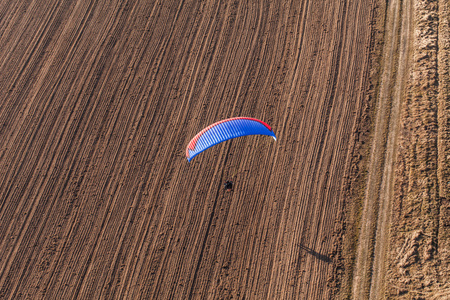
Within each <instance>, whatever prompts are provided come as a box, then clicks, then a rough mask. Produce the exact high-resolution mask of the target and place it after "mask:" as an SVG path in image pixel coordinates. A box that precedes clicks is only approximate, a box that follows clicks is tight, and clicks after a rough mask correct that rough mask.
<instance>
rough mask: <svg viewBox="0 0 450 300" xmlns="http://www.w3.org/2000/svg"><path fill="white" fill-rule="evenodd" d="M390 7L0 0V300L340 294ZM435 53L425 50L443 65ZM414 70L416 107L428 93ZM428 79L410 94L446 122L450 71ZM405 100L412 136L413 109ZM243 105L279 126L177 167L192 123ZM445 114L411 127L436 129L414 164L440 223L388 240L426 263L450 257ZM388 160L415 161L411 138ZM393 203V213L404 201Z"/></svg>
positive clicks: (243, 112) (345, 287) (347, 289)
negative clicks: (271, 134) (419, 163)
mask: <svg viewBox="0 0 450 300" xmlns="http://www.w3.org/2000/svg"><path fill="white" fill-rule="evenodd" d="M441 2H445V1H441ZM441 6H442V7H444V6H445V5H444V4H442V5H441ZM441 6H440V7H441ZM384 9H385V8H384V7H383V6H382V5H381V1H378V0H374V1H370V2H367V1H343V0H340V1H335V0H326V1H310V0H298V1H296V0H283V1H237V0H236V1H213V0H205V1H117V0H114V1H93V2H88V1H79V2H75V1H64V0H60V1H27V2H25V1H6V0H3V1H0V16H1V18H0V86H1V88H0V141H1V143H0V253H1V254H0V299H3V298H6V299H12V298H14V299H26V298H54V299H71V298H87V299H112V298H118V299H123V298H127V299H138V298H145V299H186V298H211V299H215V298H224V299H230V298H240V299H243V298H246V299H247V298H250V299H264V298H268V299H292V298H297V299H330V298H338V297H342V298H347V297H350V296H351V293H352V284H354V283H352V282H353V279H354V274H357V273H358V272H360V271H359V269H358V268H356V269H355V268H354V264H353V263H354V260H355V258H356V256H357V254H356V248H357V247H356V245H357V240H358V239H361V236H360V235H359V234H360V231H359V228H361V225H362V221H361V218H360V217H361V215H362V214H363V209H362V207H363V201H364V191H365V190H366V180H367V177H368V173H367V170H368V166H369V165H370V161H369V160H370V155H369V153H370V151H371V150H370V149H371V148H370V147H371V146H370V145H372V144H371V143H370V141H373V137H374V134H373V130H374V128H375V125H373V123H374V121H375V116H376V106H375V100H376V99H377V97H376V95H377V93H378V92H379V90H380V85H379V83H378V82H379V80H380V77H381V74H382V73H381V70H382V67H383V65H384V63H383V61H380V59H379V58H380V57H382V56H381V51H382V48H383V43H381V38H382V37H383V33H384V32H383V24H384V19H385V17H384V14H385V11H384ZM439 13H440V14H446V13H448V10H445V9H443V10H439ZM432 19H433V17H432ZM447 20H448V18H447ZM439 26H443V27H442V28H444V29H445V28H448V23H446V24H443V23H439ZM445 26H447V27H445ZM444 31H445V30H444ZM440 37H441V36H440ZM445 37H446V38H447V41H448V36H442V39H444V38H445ZM442 39H440V40H439V42H440V43H441V42H442ZM444 41H445V40H444ZM445 46H447V47H448V43H445V42H444V44H443V45H442V46H439V48H440V49H444V48H445ZM445 51H447V52H442V51H439V52H437V51H435V52H436V53H434V54H433V53H432V52H429V51H428V52H426V53H429V54H428V55H430V57H435V58H436V59H434V61H437V66H438V68H437V69H436V70H437V72H439V76H441V75H440V74H443V75H442V76H443V77H442V78H444V77H445V76H447V77H446V78H448V69H447V68H445V64H447V65H448V48H447V50H445ZM424 53H425V52H424ZM416 61H417V62H419V61H423V60H421V59H419V58H417V60H416ZM416 61H415V62H416ZM417 71H418V72H421V70H418V69H417ZM446 72H447V73H446ZM433 76H434V75H433ZM411 82H412V83H411V86H412V87H413V89H412V90H413V92H412V93H411V94H410V96H409V98H407V99H408V100H407V101H412V102H414V101H415V99H416V98H417V97H418V95H419V93H418V92H414V91H416V90H417V91H419V90H420V89H422V90H424V88H423V87H420V86H418V85H417V84H415V83H414V81H411ZM428 87H431V89H433V87H434V89H435V90H436V91H435V92H433V93H434V94H433V93H432V94H430V95H427V96H421V97H422V98H423V99H425V98H426V99H432V97H434V96H437V97H438V99H440V100H439V101H438V103H437V104H436V105H435V106H433V107H436V109H435V110H434V111H436V110H437V113H435V114H432V113H431V114H430V117H431V118H433V117H434V118H435V119H436V122H437V123H436V124H448V115H449V114H447V113H446V112H448V111H449V107H448V103H449V102H448V94H449V93H448V89H449V86H448V82H446V85H444V84H439V85H437V84H435V83H434V82H433V81H430V83H429V85H428V86H427V87H426V88H425V90H427V88H428ZM425 94H426V93H425ZM427 97H428V98H427ZM422 98H421V99H422ZM401 107H402V110H401V115H402V116H403V117H402V118H403V119H402V120H403V121H402V123H401V125H400V127H401V129H400V131H401V133H402V134H403V135H401V136H400V137H399V140H400V141H401V142H400V145H405V144H406V142H405V137H404V135H405V132H406V131H407V129H409V128H410V127H408V126H409V125H408V124H412V123H408V121H405V120H407V118H406V117H405V116H406V115H408V116H409V115H411V114H412V113H411V112H410V111H409V110H405V109H404V108H405V105H402V106H401ZM406 107H408V106H407V105H406ZM433 109H434V108H433ZM416 112H417V111H414V113H416ZM234 116H250V117H256V118H259V119H262V120H264V121H265V122H267V123H268V124H270V125H271V126H272V128H273V129H274V131H275V133H276V135H277V141H276V142H274V141H273V140H272V139H271V138H266V137H255V136H254V137H245V138H238V139H235V140H232V141H228V142H225V143H222V144H220V145H218V146H216V147H214V148H211V149H209V150H208V151H206V152H205V153H203V154H201V155H199V156H198V157H196V158H194V159H193V161H192V162H191V163H188V162H187V160H186V158H185V157H184V153H185V152H184V151H185V147H186V145H187V143H188V141H189V140H190V139H191V138H192V137H193V136H194V135H195V133H197V132H198V131H200V130H201V129H202V128H204V127H206V126H207V125H209V124H211V123H213V122H215V121H218V120H220V119H224V118H227V117H234ZM446 122H447V123H446ZM423 126H426V125H423ZM423 126H422V127H423ZM448 129H449V128H448V127H445V126H434V127H426V128H424V129H423V130H424V132H423V133H421V132H419V131H418V132H417V134H418V136H423V135H425V134H426V133H428V132H429V131H430V132H432V133H436V134H435V135H432V137H431V138H432V140H430V141H428V142H426V144H425V142H424V144H423V145H421V147H422V146H423V149H429V150H427V151H428V152H427V151H425V154H424V155H425V158H428V157H433V159H432V161H433V163H432V164H431V165H426V166H424V167H423V168H422V167H420V168H421V170H422V169H423V172H425V173H426V172H432V173H433V172H434V173H433V174H434V175H433V176H434V177H430V181H427V182H426V183H424V182H422V181H420V182H421V184H422V183H423V184H426V186H427V187H431V188H430V189H428V190H427V191H431V192H430V194H429V195H430V199H433V200H432V201H431V200H430V201H431V202H430V203H431V204H430V211H432V212H433V214H432V218H431V220H430V221H429V222H431V223H430V224H431V225H432V228H430V229H429V230H428V229H427V230H423V229H422V230H421V231H417V230H418V228H416V227H417V226H411V227H408V232H407V233H408V234H409V233H411V234H410V235H408V234H406V235H405V237H406V239H403V240H401V239H399V243H404V244H405V243H406V244H407V245H406V244H405V245H406V246H405V247H406V248H407V249H406V248H405V251H410V252H414V249H416V252H418V253H424V254H427V253H428V254H429V255H430V256H429V257H428V260H427V263H426V264H427V265H431V264H432V262H434V261H435V260H434V258H436V257H438V258H439V262H442V261H443V259H446V257H448V255H449V254H448V252H445V251H438V250H439V249H448V246H449V245H448V239H446V238H447V237H448V235H449V231H448V229H449V227H448V226H449V225H448V224H447V223H448V222H447V221H446V216H448V211H447V210H446V209H447V208H449V207H450V205H447V204H449V203H450V200H449V198H448V187H445V182H446V181H448V174H449V173H448V172H449V171H448V170H449V169H450V168H447V166H448V160H446V159H445V156H442V155H443V154H442V153H446V154H447V155H449V154H448V153H449V152H450V151H449V147H448V143H446V142H445V141H446V139H447V140H448V135H449V131H448ZM382 130H383V132H382V133H383V134H384V135H386V139H388V135H389V134H388V132H389V131H388V129H386V128H384V129H382ZM371 132H372V133H371ZM418 140H419V139H415V140H414V141H416V142H417V141H418ZM433 143H434V144H433ZM433 147H434V148H433ZM436 149H439V150H436ZM405 151H406V150H405ZM408 151H409V150H408ZM433 151H434V152H433ZM437 152H439V153H437ZM414 153H415V152H414ZM399 157H401V158H402V159H403V160H404V161H405V164H404V165H405V166H411V164H412V162H411V161H410V160H408V157H410V152H407V151H406V152H402V150H399ZM420 159H422V157H420ZM399 161H400V163H399V164H397V165H396V166H397V169H396V176H400V177H396V178H400V179H396V183H397V185H396V186H395V192H396V198H395V199H397V200H398V199H403V198H402V197H403V196H401V195H402V194H401V193H402V192H403V190H402V189H401V187H402V186H403V185H401V184H400V183H403V181H402V180H403V178H404V176H405V174H406V173H405V172H404V169H402V167H401V166H403V165H402V164H401V162H402V160H399ZM413 163H414V164H416V162H415V161H414V162H413ZM433 168H434V169H433ZM432 170H434V171H432ZM402 172H403V173H402ZM425 173H424V174H425ZM426 174H428V173H426ZM402 176H403V177H402ZM382 178H383V176H380V180H382ZM415 178H416V177H415ZM226 180H232V181H233V182H234V185H233V190H232V191H224V190H223V183H224V182H225V181H226ZM415 182H417V180H416V181H415ZM405 184H406V181H405ZM417 193H422V191H418V192H417ZM438 199H440V202H439V205H437V204H436V203H437V200H438ZM433 201H434V202H433ZM427 203H428V202H427ZM446 205H447V206H446ZM393 206H394V207H397V206H398V202H396V203H395V204H393ZM449 209H450V208H449ZM436 213H437V215H436ZM419 215H420V214H419ZM436 216H437V217H436ZM392 218H393V221H394V223H393V224H395V225H393V226H398V224H400V222H399V221H397V220H400V219H401V218H405V216H404V215H401V213H399V214H397V215H395V214H394V215H393V216H392ZM395 222H397V223H395ZM424 222H425V221H424ZM446 222H447V223H446ZM401 224H403V223H401ZM423 224H425V223H423ZM427 224H428V223H427ZM433 226H434V227H433ZM441 228H443V229H442V230H441ZM413 233H414V234H415V235H414V234H413ZM429 235H432V237H431V238H430V241H431V243H426V241H428V239H427V237H428V236H429ZM371 236H372V238H371V237H369V239H368V240H369V241H370V243H371V244H372V246H373V247H374V243H375V242H374V240H375V239H374V238H373V234H372V235H371ZM391 237H392V239H394V238H396V236H395V234H394V235H392V236H391ZM392 239H391V241H392ZM423 243H424V244H423ZM390 245H392V249H394V250H395V249H396V245H397V244H396V241H394V242H393V243H391V244H390ZM408 245H409V246H408ZM427 245H429V246H427ZM427 247H428V248H427ZM430 247H431V248H430ZM445 247H447V248H445ZM381 248H383V249H391V248H388V247H387V245H385V246H384V247H381ZM411 249H413V250H411ZM427 249H428V250H427ZM430 249H431V250H430ZM389 251H390V250H386V252H387V253H390V252H389ZM396 255H397V253H393V254H389V257H395V256H396ZM414 255H415V254H414V253H412V256H414ZM420 255H422V254H420ZM445 255H447V256H445ZM381 260H383V258H381ZM388 261H389V263H392V264H395V263H396V261H395V260H388ZM401 261H404V262H405V263H404V265H403V266H400V267H399V268H413V267H414V264H416V263H417V260H414V261H412V263H409V261H408V258H406V259H403V257H401ZM428 262H429V263H428ZM370 263H372V262H370ZM433 267H434V265H433ZM444 267H445V264H444V263H438V267H437V268H438V269H436V270H438V271H436V272H445V271H446V270H445V269H444ZM369 269H370V268H369ZM392 270H394V272H393V273H389V275H386V277H387V279H386V280H388V281H389V282H390V281H395V280H397V278H398V277H397V274H399V273H395V270H397V269H392ZM433 270H434V269H433ZM433 272H434V271H433ZM427 274H428V273H427ZM439 274H443V273H439ZM430 276H431V275H430ZM439 276H441V275H439ZM370 278H371V276H370V275H369V276H368V277H367V278H366V279H365V280H370ZM381 278H382V280H384V275H382V276H381ZM436 278H438V277H436ZM439 278H442V276H441V277H439ZM413 282H416V281H413ZM440 282H443V281H438V280H434V281H433V282H432V283H431V284H430V285H429V286H430V287H435V286H436V287H444V286H443V285H442V284H439V283H440ZM363 284H365V283H363ZM381 285H382V283H381ZM383 287H384V286H383ZM365 291H366V292H367V289H366V290H365ZM382 291H384V289H383V290H382ZM387 292H388V293H390V294H392V295H393V294H394V292H395V291H391V290H388V291H387ZM444 292H445V291H444ZM441 293H442V292H441ZM436 295H437V294H436Z"/></svg>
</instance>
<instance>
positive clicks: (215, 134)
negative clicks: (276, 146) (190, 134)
mask: <svg viewBox="0 0 450 300" xmlns="http://www.w3.org/2000/svg"><path fill="white" fill-rule="evenodd" d="M246 135H267V136H271V137H273V138H274V139H275V140H276V139H277V138H276V136H275V133H274V132H273V131H272V128H271V127H270V126H269V125H268V124H267V123H264V122H263V121H261V120H258V119H254V118H247V117H237V118H230V119H225V120H222V121H219V122H216V123H214V124H211V125H209V126H208V127H206V128H205V129H203V130H202V131H200V132H199V133H197V135H195V136H194V138H193V139H192V140H191V141H190V142H189V144H188V146H187V148H186V158H187V160H188V161H189V162H190V161H191V159H192V158H194V157H195V156H196V155H198V154H199V153H201V152H203V151H205V150H206V149H208V148H210V147H212V146H214V145H217V144H219V143H221V142H224V141H227V140H229V139H233V138H237V137H240V136H246Z"/></svg>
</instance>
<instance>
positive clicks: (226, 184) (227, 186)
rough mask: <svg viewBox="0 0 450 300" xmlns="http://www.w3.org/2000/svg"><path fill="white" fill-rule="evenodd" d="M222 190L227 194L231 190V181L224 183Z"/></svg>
mask: <svg viewBox="0 0 450 300" xmlns="http://www.w3.org/2000/svg"><path fill="white" fill-rule="evenodd" d="M224 189H225V191H227V192H229V191H231V190H233V181H230V180H227V181H225V184H224Z"/></svg>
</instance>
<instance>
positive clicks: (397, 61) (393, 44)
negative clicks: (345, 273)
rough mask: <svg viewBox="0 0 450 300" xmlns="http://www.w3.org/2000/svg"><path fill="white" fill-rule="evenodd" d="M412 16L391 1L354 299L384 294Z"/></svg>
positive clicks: (405, 3)
mask: <svg viewBox="0 0 450 300" xmlns="http://www.w3.org/2000/svg"><path fill="white" fill-rule="evenodd" d="M412 20H413V17H412V6H411V2H410V1H403V2H402V1H390V2H389V4H388V7H387V14H386V25H385V29H384V30H385V37H384V48H383V66H382V75H381V79H380V87H379V92H378V97H377V109H376V117H375V124H374V136H373V140H372V145H371V151H370V162H369V167H368V175H367V183H366V187H365V197H364V204H363V210H362V215H361V224H362V225H361V229H360V233H359V237H358V247H357V252H356V263H355V271H354V274H355V275H354V278H353V285H352V297H353V298H354V299H367V298H370V299H382V298H383V295H384V274H385V272H386V267H385V261H386V251H387V245H388V243H389V224H390V213H391V209H392V207H391V205H392V198H393V183H394V180H393V178H394V162H395V155H396V147H397V136H398V130H399V112H400V104H401V101H402V97H403V95H404V92H405V86H406V83H407V81H408V78H409V69H408V62H409V59H410V57H411V54H410V52H411V40H412V29H411V28H412V26H411V22H412ZM369 295H370V296H369Z"/></svg>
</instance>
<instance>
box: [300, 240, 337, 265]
mask: <svg viewBox="0 0 450 300" xmlns="http://www.w3.org/2000/svg"><path fill="white" fill-rule="evenodd" d="M299 247H300V250H304V251H305V252H307V253H308V254H310V255H312V256H314V257H315V258H317V259H320V260H321V261H323V262H326V263H331V262H332V260H331V258H330V257H329V256H327V255H325V254H322V253H319V252H317V251H315V250H313V249H311V248H309V247H306V246H304V245H301V244H300V245H299Z"/></svg>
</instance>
